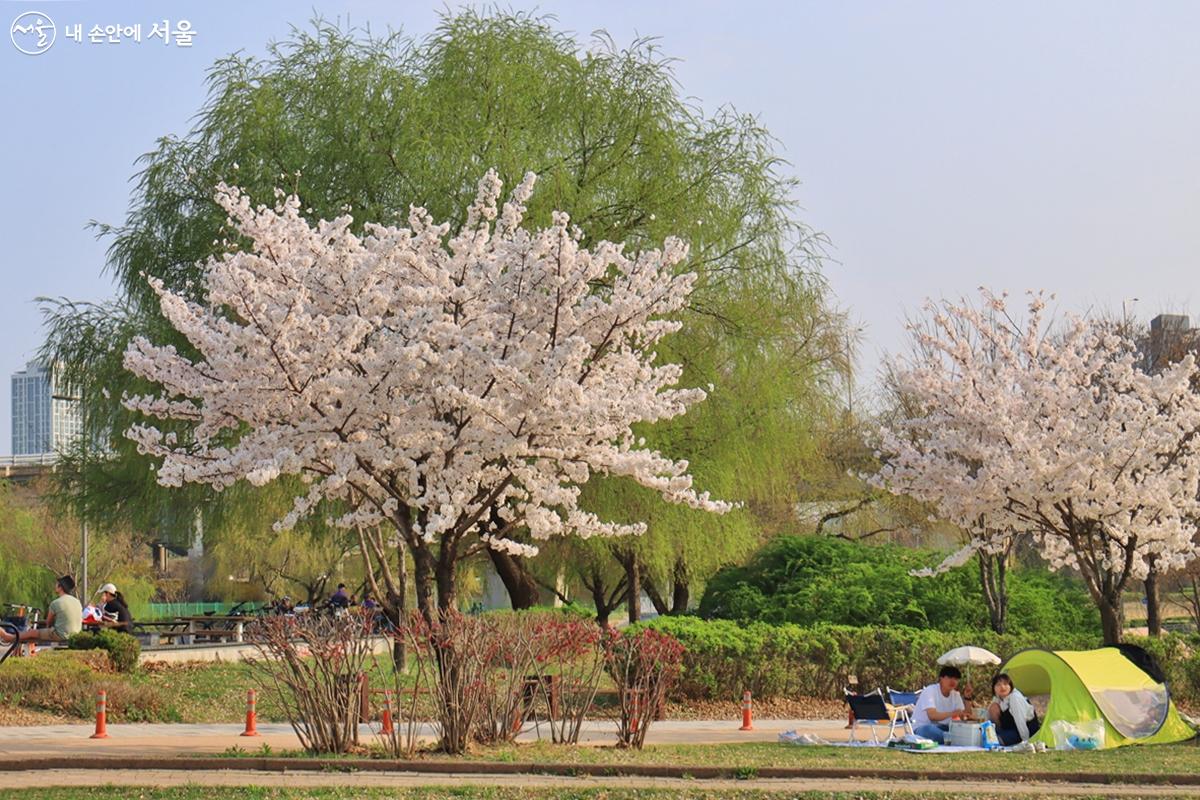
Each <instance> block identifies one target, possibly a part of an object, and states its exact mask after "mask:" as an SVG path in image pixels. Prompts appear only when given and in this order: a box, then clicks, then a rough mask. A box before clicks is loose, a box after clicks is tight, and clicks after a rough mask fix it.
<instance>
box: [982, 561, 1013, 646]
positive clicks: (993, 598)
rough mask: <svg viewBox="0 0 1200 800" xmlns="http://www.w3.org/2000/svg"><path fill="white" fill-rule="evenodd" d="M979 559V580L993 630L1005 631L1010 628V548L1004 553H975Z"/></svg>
mask: <svg viewBox="0 0 1200 800" xmlns="http://www.w3.org/2000/svg"><path fill="white" fill-rule="evenodd" d="M975 557H976V559H977V560H978V561H979V581H980V585H981V586H982V588H983V600H984V604H985V605H986V606H987V610H988V618H989V621H990V622H991V626H992V630H993V631H995V632H996V633H1004V632H1005V631H1006V630H1007V628H1008V578H1007V571H1008V550H1007V549H1006V550H1005V551H1004V552H1003V553H985V552H983V551H982V550H981V551H979V552H978V553H976V554H975Z"/></svg>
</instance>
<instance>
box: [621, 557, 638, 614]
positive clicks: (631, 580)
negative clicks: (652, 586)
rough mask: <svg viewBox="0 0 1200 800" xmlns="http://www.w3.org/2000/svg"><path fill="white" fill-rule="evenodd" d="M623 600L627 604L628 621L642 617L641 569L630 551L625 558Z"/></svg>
mask: <svg viewBox="0 0 1200 800" xmlns="http://www.w3.org/2000/svg"><path fill="white" fill-rule="evenodd" d="M625 575H626V584H627V585H626V587H625V602H626V604H627V605H628V606H629V623H630V624H631V625H632V624H633V623H635V622H638V621H640V620H641V618H642V570H641V565H640V564H639V563H638V560H637V557H636V556H634V555H633V554H632V553H631V554H630V555H629V556H627V557H626V559H625Z"/></svg>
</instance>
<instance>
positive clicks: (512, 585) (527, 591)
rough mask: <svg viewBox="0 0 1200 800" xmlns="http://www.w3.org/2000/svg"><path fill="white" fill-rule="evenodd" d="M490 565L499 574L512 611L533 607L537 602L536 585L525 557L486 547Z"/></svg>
mask: <svg viewBox="0 0 1200 800" xmlns="http://www.w3.org/2000/svg"><path fill="white" fill-rule="evenodd" d="M487 553H488V556H489V557H490V558H491V559H492V566H493V567H495V568H496V574H497V575H499V576H500V580H501V582H502V583H503V584H504V588H505V590H506V591H507V592H508V600H509V602H510V603H511V604H512V607H513V610H514V611H520V610H521V609H523V608H533V607H534V606H536V605H537V604H538V585H537V581H536V580H534V578H533V572H532V571H531V570H530V569H529V564H528V562H527V560H526V559H524V558H521V557H520V556H514V555H511V554H509V553H502V552H500V551H499V550H493V549H492V548H490V547H489V548H488V549H487Z"/></svg>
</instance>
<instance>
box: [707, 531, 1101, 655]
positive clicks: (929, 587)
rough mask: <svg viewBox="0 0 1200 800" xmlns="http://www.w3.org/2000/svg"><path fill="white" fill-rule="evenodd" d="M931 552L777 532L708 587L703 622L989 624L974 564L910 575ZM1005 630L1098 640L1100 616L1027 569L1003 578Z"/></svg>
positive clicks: (1070, 589) (1071, 584)
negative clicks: (931, 574) (932, 573)
mask: <svg viewBox="0 0 1200 800" xmlns="http://www.w3.org/2000/svg"><path fill="white" fill-rule="evenodd" d="M939 560H940V557H939V556H938V555H937V554H932V553H929V552H923V551H920V550H914V549H911V548H905V547H897V546H894V545H869V544H861V543H857V542H847V541H844V540H841V539H833V538H827V537H820V536H780V537H778V538H776V539H774V540H772V541H771V542H770V543H769V544H767V545H766V546H765V547H764V548H763V549H762V550H760V551H759V552H758V553H756V554H755V556H754V557H753V558H752V559H751V560H750V561H749V563H747V564H746V565H745V566H740V567H730V568H727V569H725V570H722V571H721V572H719V573H718V574H717V575H716V576H714V577H713V579H712V580H711V581H710V582H709V585H708V588H707V590H706V591H705V593H704V598H703V599H702V600H701V603H700V613H701V615H702V616H705V617H710V618H725V619H730V620H736V621H738V622H742V623H747V624H748V623H750V622H753V621H756V620H761V621H763V622H768V623H795V624H798V625H805V626H808V625H816V624H823V623H827V624H838V625H878V626H889V625H898V626H907V627H911V628H921V629H931V630H938V631H950V632H972V633H973V632H975V631H983V630H986V629H987V628H988V616H987V608H986V606H985V605H984V601H983V595H982V590H981V588H980V583H979V572H978V566H977V565H976V564H975V563H974V562H971V563H969V564H967V565H965V566H962V567H958V568H955V569H952V570H950V571H948V572H946V573H943V574H941V575H938V576H936V577H932V578H914V577H912V576H911V575H909V571H910V570H913V569H917V568H920V567H924V566H927V565H929V564H931V563H937V562H938V561H939ZM1008 585H1009V611H1008V615H1009V630H1010V631H1011V632H1012V633H1014V634H1028V635H1034V636H1043V637H1049V638H1058V637H1062V636H1065V635H1074V634H1088V635H1092V636H1099V633H1100V627H1099V617H1098V615H1097V612H1096V609H1095V607H1094V605H1093V604H1092V603H1091V602H1089V598H1088V595H1087V591H1086V590H1085V589H1084V587H1083V585H1082V583H1081V582H1080V581H1078V580H1074V579H1071V578H1069V577H1067V576H1063V575H1057V574H1053V573H1050V572H1049V571H1048V570H1046V569H1040V568H1033V567H1025V568H1020V569H1016V570H1014V571H1013V572H1012V574H1011V575H1010V577H1009V584H1008Z"/></svg>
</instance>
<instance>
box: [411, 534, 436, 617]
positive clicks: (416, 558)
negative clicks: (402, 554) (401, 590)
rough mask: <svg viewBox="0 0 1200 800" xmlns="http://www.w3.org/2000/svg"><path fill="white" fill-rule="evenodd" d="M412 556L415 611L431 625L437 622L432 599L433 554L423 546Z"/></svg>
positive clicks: (415, 550)
mask: <svg viewBox="0 0 1200 800" xmlns="http://www.w3.org/2000/svg"><path fill="white" fill-rule="evenodd" d="M412 554H413V585H414V588H415V589H416V593H417V610H418V611H420V612H421V616H422V617H424V618H425V621H426V622H428V623H430V624H431V625H432V624H433V623H435V622H437V616H436V614H435V611H436V608H435V606H434V598H433V591H434V587H433V571H434V569H433V553H431V552H429V548H428V547H427V546H425V545H422V546H420V547H416V548H414V549H413V551H412Z"/></svg>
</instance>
